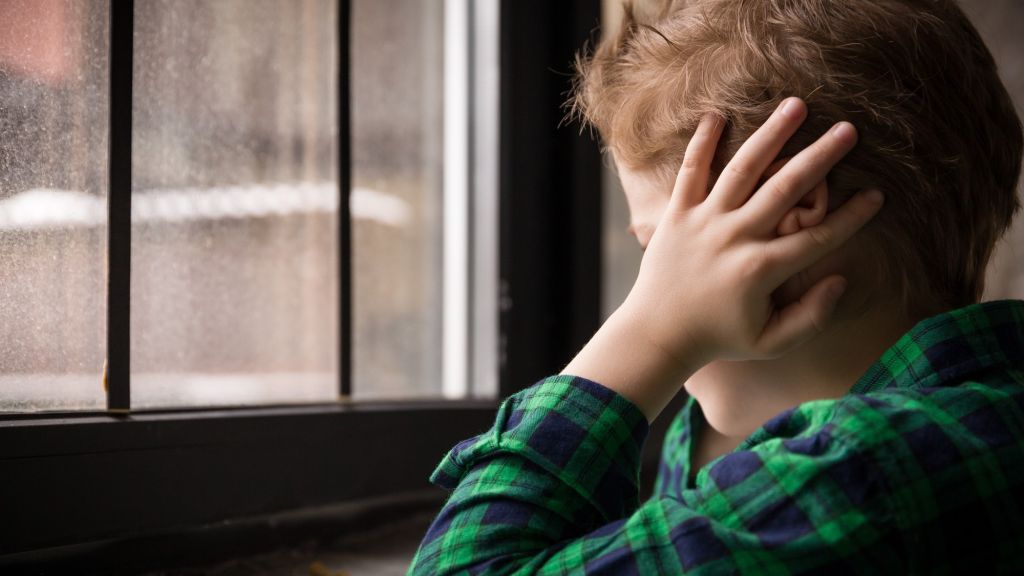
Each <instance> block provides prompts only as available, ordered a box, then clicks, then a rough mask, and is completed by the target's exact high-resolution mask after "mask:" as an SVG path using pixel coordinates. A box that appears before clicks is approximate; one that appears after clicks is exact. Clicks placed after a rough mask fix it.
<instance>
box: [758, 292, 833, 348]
mask: <svg viewBox="0 0 1024 576" xmlns="http://www.w3.org/2000/svg"><path fill="white" fill-rule="evenodd" d="M845 291H846V279H845V278H843V277H842V276H838V275H833V276H829V277H827V278H822V279H821V280H819V281H818V282H816V283H815V284H814V286H811V287H810V288H808V289H807V292H805V293H804V295H803V296H801V297H800V299H799V300H797V301H796V302H793V303H791V304H789V305H787V306H786V307H784V308H782V309H781V310H776V311H775V313H773V314H772V316H771V317H770V318H769V319H768V323H767V324H765V327H764V331H763V332H761V338H760V340H759V348H760V349H761V350H762V351H763V352H764V353H766V354H768V355H770V356H779V355H781V354H784V353H786V352H788V351H789V350H791V349H793V348H795V347H797V346H798V345H800V344H802V343H804V342H806V341H807V340H810V339H811V338H813V337H814V336H817V335H818V334H821V333H822V332H824V331H825V328H826V327H828V324H829V322H830V321H831V320H832V314H833V313H834V312H835V309H836V305H837V304H838V303H839V299H840V298H841V297H842V295H843V293H844V292H845Z"/></svg>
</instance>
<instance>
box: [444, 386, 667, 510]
mask: <svg viewBox="0 0 1024 576" xmlns="http://www.w3.org/2000/svg"><path fill="white" fill-rule="evenodd" d="M649 430H650V426H649V425H648V423H647V418H646V417H645V416H644V414H643V413H642V412H641V411H640V409H639V408H637V407H636V405H635V404H633V403H632V402H630V401H629V400H627V399H626V398H624V397H623V396H621V395H619V394H618V393H616V392H614V391H612V390H610V389H609V388H606V387H604V386H602V385H601V384H598V383H596V382H593V381H591V380H587V379H585V378H580V377H576V376H568V375H559V376H551V377H548V378H545V379H544V380H541V381H540V382H537V383H536V384H534V385H533V386H530V387H529V388H527V389H525V390H522V391H521V392H518V393H516V394H514V395H512V396H510V397H509V398H508V399H506V400H505V401H504V402H502V404H501V407H500V408H499V409H498V414H497V417H496V419H495V423H494V426H492V427H491V429H490V430H488V431H487V432H485V433H483V434H480V435H478V436H474V437H473V438H470V439H468V440H464V441H462V442H460V443H459V444H457V445H456V446H455V447H454V448H452V450H451V451H450V452H448V454H447V455H446V456H445V457H444V459H443V460H442V461H441V464H440V465H439V466H438V467H437V469H436V470H435V471H434V473H433V475H432V476H431V478H430V481H431V482H433V483H434V484H437V485H439V486H441V487H443V488H446V489H448V490H453V489H454V488H455V487H456V486H457V485H458V483H459V482H460V481H461V480H462V478H463V477H464V476H465V475H466V473H467V472H469V470H471V469H472V468H473V467H474V466H476V465H478V464H484V463H485V461H486V459H489V458H493V457H495V456H496V455H515V456H519V457H522V458H526V459H527V460H529V461H530V462H532V463H533V464H536V465H537V466H539V467H541V468H542V469H544V470H546V471H547V472H549V473H550V474H552V475H554V476H556V477H557V478H558V479H559V480H560V481H561V482H564V483H565V484H567V485H568V486H570V487H572V488H573V489H574V490H575V491H576V492H578V493H579V494H580V495H581V496H582V497H583V498H584V499H586V500H587V501H589V502H590V503H591V504H592V505H593V506H594V507H595V508H596V509H597V510H598V511H599V512H600V513H601V514H602V515H603V516H604V517H605V518H606V519H607V520H614V519H617V518H621V517H623V516H625V515H627V514H628V513H629V512H630V511H632V510H634V509H636V507H637V506H639V502H638V485H639V475H640V453H641V450H642V448H643V443H644V441H645V440H646V438H647V434H648V432H649Z"/></svg>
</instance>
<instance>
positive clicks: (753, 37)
mask: <svg viewBox="0 0 1024 576" xmlns="http://www.w3.org/2000/svg"><path fill="white" fill-rule="evenodd" d="M625 12H626V15H625V18H624V20H623V23H622V26H621V28H620V29H619V30H618V31H617V32H612V33H610V34H607V33H606V35H605V37H604V39H603V40H602V41H601V43H600V44H599V45H598V47H597V49H596V50H595V51H594V53H593V55H592V57H590V58H585V59H581V60H580V62H579V63H578V71H579V75H578V77H577V85H576V90H575V92H574V95H573V99H572V105H573V106H574V110H575V111H576V112H577V113H578V114H579V115H581V116H582V117H583V118H584V119H585V120H586V121H587V122H589V123H590V124H591V125H593V126H594V127H596V128H597V130H598V131H599V132H600V134H601V136H602V139H603V140H604V143H605V144H606V145H607V146H608V147H610V148H611V149H612V150H613V151H614V154H615V158H616V161H617V162H618V163H619V164H620V165H621V166H623V167H626V168H629V169H630V170H631V171H633V172H636V173H643V174H646V175H648V176H649V177H650V178H651V179H653V180H657V181H661V182H663V183H665V184H666V185H667V186H668V188H671V182H672V180H673V177H674V175H675V172H676V170H677V169H678V166H679V163H680V161H681V159H682V156H683V152H684V150H685V147H686V144H687V141H688V139H689V137H690V136H691V135H692V133H693V131H694V129H695V128H696V126H697V123H698V122H699V120H700V118H701V117H702V115H704V114H705V113H707V112H717V113H718V114H720V115H722V116H724V117H725V118H726V119H727V120H728V122H729V123H728V127H727V129H726V133H725V134H724V136H723V138H722V143H721V145H720V148H719V152H718V156H717V158H716V162H715V167H716V168H715V169H716V171H718V170H721V168H722V167H724V165H725V163H726V162H727V161H728V159H729V158H731V157H732V155H733V153H735V151H736V150H737V149H738V148H739V145H740V144H741V143H742V142H743V141H744V140H745V139H746V138H747V137H748V136H749V135H750V134H752V133H753V131H754V130H756V129H757V128H758V127H759V126H760V125H761V123H763V122H764V120H765V119H766V118H767V117H768V116H769V115H770V114H771V112H772V111H773V110H774V109H775V108H776V106H777V105H778V104H779V102H780V101H781V100H782V99H783V98H785V97H787V96H800V97H801V98H803V99H804V100H805V101H806V102H807V105H808V108H809V115H808V119H807V121H806V122H805V123H804V125H803V126H802V127H801V129H800V130H799V132H797V135H796V136H795V137H794V138H793V139H792V140H791V142H790V143H789V144H788V145H787V147H786V148H785V149H784V150H783V152H782V154H781V155H780V157H785V156H792V155H793V154H795V152H796V151H797V150H799V149H801V148H803V147H804V146H806V145H808V144H809V143H811V142H813V141H814V140H815V139H817V138H818V137H819V136H820V135H821V134H823V133H824V132H825V131H826V130H827V129H828V128H829V127H830V126H831V125H832V124H834V123H835V122H838V121H840V120H848V121H850V122H852V123H853V124H854V125H855V126H856V127H857V129H858V133H859V144H858V146H857V147H856V148H855V149H854V150H853V151H852V152H851V153H850V154H849V155H848V156H846V158H845V159H844V160H843V161H842V162H841V163H840V164H839V165H837V166H836V167H835V168H834V169H833V171H832V173H831V174H830V176H829V179H828V190H829V208H830V209H832V208H834V207H836V206H838V205H840V204H842V202H844V201H845V200H846V199H847V198H848V197H849V196H850V195H851V194H852V193H854V192H855V191H857V190H859V189H862V188H868V187H875V188H878V189H880V190H882V191H883V192H885V194H886V206H885V207H884V208H883V210H882V212H881V213H880V214H879V215H878V216H877V217H876V218H875V219H874V220H873V221H872V222H871V223H870V224H869V225H868V226H867V227H866V228H865V230H864V233H863V234H862V237H863V239H864V242H865V244H864V245H865V246H869V247H870V251H871V253H872V255H873V257H875V258H877V260H876V261H877V262H879V263H880V264H881V266H880V267H879V270H878V272H879V274H878V276H877V281H878V282H881V283H885V284H886V285H888V286H892V287H893V290H894V292H895V294H896V295H897V296H898V297H899V298H900V299H901V302H902V303H903V306H904V309H905V311H906V312H907V313H908V314H909V315H910V316H912V317H922V316H926V315H929V314H932V313H935V312H937V311H939V310H942V309H946V308H955V307H960V306H964V305H966V304H969V303H972V302H976V301H977V300H978V299H979V298H980V297H981V293H982V289H983V284H984V277H985V266H986V264H987V262H988V259H989V256H990V254H991V252H992V249H993V246H994V245H995V243H996V241H997V240H998V239H999V237H1000V236H1001V235H1002V233H1003V232H1004V231H1005V229H1006V228H1007V226H1008V225H1009V223H1010V221H1011V219H1012V217H1013V215H1014V213H1015V212H1016V210H1017V209H1018V208H1019V204H1018V201H1017V196H1016V185H1017V179H1018V177H1019V174H1020V168H1021V155H1022V149H1024V143H1022V130H1021V123H1020V119H1019V118H1018V116H1017V114H1016V112H1015V110H1014V106H1013V103H1012V101H1011V99H1010V97H1009V95H1008V94H1007V92H1006V90H1005V88H1004V86H1003V84H1002V83H1001V81H1000V79H999V77H998V75H997V72H996V67H995V63H994V61H993V59H992V56H991V55H990V53H989V51H988V50H987V48H986V47H985V45H984V43H983V42H982V40H981V38H980V37H979V35H978V33H977V31H976V30H975V29H974V27H973V26H972V25H971V24H970V22H969V21H968V19H967V17H966V16H965V15H964V14H963V12H962V11H961V10H960V8H959V7H958V6H957V5H956V3H955V2H954V1H953V0H691V1H680V0H676V1H674V2H671V1H663V2H660V3H659V5H658V6H634V5H628V4H627V6H626V10H625ZM713 176H714V175H713ZM910 295H913V296H912V297H910Z"/></svg>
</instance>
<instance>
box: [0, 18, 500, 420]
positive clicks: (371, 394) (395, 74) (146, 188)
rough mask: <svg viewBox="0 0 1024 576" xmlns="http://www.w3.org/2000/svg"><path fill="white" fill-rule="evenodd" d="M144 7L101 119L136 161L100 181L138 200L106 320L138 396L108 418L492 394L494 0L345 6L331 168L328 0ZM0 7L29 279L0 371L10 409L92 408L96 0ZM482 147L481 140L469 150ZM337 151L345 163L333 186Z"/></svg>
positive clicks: (13, 225) (5, 406)
mask: <svg viewBox="0 0 1024 576" xmlns="http://www.w3.org/2000/svg"><path fill="white" fill-rule="evenodd" d="M477 4H479V6H477ZM133 5H134V9H133V17H132V27H131V32H132V46H131V55H130V56H131V60H130V62H131V69H130V79H128V80H126V82H127V83H129V84H130V90H131V114H130V116H129V115H128V110H126V109H124V108H120V109H117V110H113V111H112V112H111V113H110V114H112V115H113V116H115V117H116V118H112V120H115V121H116V119H117V118H129V117H130V122H131V125H130V130H127V131H126V132H125V134H126V136H125V137H126V138H130V171H129V170H128V169H127V167H124V166H120V165H118V164H117V162H118V159H115V160H114V164H113V165H112V166H117V167H118V169H117V171H118V172H119V173H121V174H130V194H131V199H130V206H131V207H130V218H131V226H130V236H131V237H130V264H131V268H130V306H123V304H127V303H125V302H124V301H119V306H123V310H112V311H111V312H112V313H113V314H115V315H117V316H119V317H123V316H128V318H129V320H128V327H129V328H130V331H129V333H130V341H129V344H130V351H129V352H127V354H129V355H130V359H129V364H130V379H128V380H129V382H128V384H127V386H126V388H127V389H129V390H130V403H129V405H127V406H119V407H120V408H125V409H131V410H140V409H166V408H179V407H216V406H243V405H274V404H289V403H315V402H333V401H336V400H337V399H338V397H339V396H341V397H352V398H355V399H357V400H358V399H412V398H432V397H433V398H438V397H445V398H451V399H458V398H465V397H469V396H473V397H483V398H487V397H490V398H493V397H494V396H495V394H496V392H497V388H496V385H497V384H496V383H497V368H496V366H495V361H496V358H497V351H496V347H497V338H496V334H495V333H496V331H497V310H496V307H495V302H496V299H497V296H496V295H492V294H493V293H495V292H496V290H497V281H496V275H497V268H496V264H495V263H496V260H497V258H496V254H497V249H496V237H497V232H496V221H497V215H496V211H495V208H496V202H497V201H496V187H497V182H496V178H495V177H494V173H495V172H496V169H495V166H496V160H495V159H494V158H496V154H497V151H496V146H494V144H495V141H496V140H495V138H496V134H494V132H495V131H496V123H494V122H490V123H488V122H483V121H481V122H474V121H471V117H473V116H476V117H482V116H483V115H485V114H486V115H489V116H491V117H493V116H495V115H496V114H497V109H496V107H495V105H494V99H495V98H496V90H497V83H496V77H494V75H493V74H490V75H488V73H487V72H485V73H483V74H479V75H477V74H475V73H474V71H472V70H470V65H471V63H475V64H477V65H478V67H479V69H480V70H488V69H489V70H494V69H496V58H497V45H496V35H495V32H496V30H495V29H494V28H495V27H494V25H493V24H491V25H484V24H483V23H486V22H492V21H495V20H496V18H495V16H494V6H493V4H492V7H491V9H488V8H487V4H486V3H470V2H468V1H458V2H456V1H452V2H448V3H447V4H446V3H445V2H444V1H442V0H436V1H434V2H419V1H413V0H388V1H386V2H381V1H368V0H367V1H364V0H354V1H353V2H352V3H351V15H350V16H351V19H352V23H353V25H352V27H351V33H350V42H349V43H348V46H347V49H348V52H349V55H350V58H349V61H348V63H349V72H350V75H349V76H348V83H347V86H348V88H349V94H348V95H347V97H348V101H349V106H350V108H349V110H350V112H349V116H350V119H351V122H350V124H349V128H350V129H351V132H350V133H349V134H348V135H347V138H348V139H349V141H350V146H349V148H348V150H349V154H347V155H346V156H347V157H346V158H345V159H342V158H341V157H340V155H339V149H338V136H339V119H338V105H339V99H338V98H339V94H338V90H339V86H338V74H337V70H338V53H339V51H338V43H339V34H338V27H337V25H336V22H337V20H338V14H337V5H338V3H337V0H303V1H301V2H292V1H283V0H244V1H243V0H218V1H212V0H194V1H191V2H176V1H171V0H137V1H136V2H134V3H133ZM4 11H5V16H8V15H9V16H10V18H6V19H5V22H8V26H10V27H11V28H12V33H11V34H10V35H8V36H5V39H6V41H5V48H4V54H6V56H4V58H5V61H4V62H6V65H4V66H3V71H4V73H5V75H6V77H5V79H4V83H3V87H4V88H5V89H6V90H7V91H8V92H9V97H8V98H7V99H6V100H5V104H6V106H7V108H8V110H10V111H11V113H10V114H9V115H7V118H6V120H7V124H8V125H9V126H10V127H11V128H12V129H13V131H14V132H15V133H16V134H18V135H19V139H16V140H14V141H12V142H10V143H9V144H8V146H7V152H8V153H7V154H6V155H5V156H8V157H9V159H8V160H7V162H6V164H9V165H10V169H8V170H5V171H4V172H3V174H2V176H3V179H4V183H5V185H6V186H5V188H10V189H11V191H10V192H7V193H6V195H8V196H10V198H8V199H5V200H4V204H3V205H0V219H2V220H0V221H3V222H5V223H6V225H5V227H4V228H3V232H0V233H3V234H4V235H5V236H6V237H7V238H6V239H5V244H7V245H9V247H10V248H9V250H6V251H5V252H7V253H9V254H11V258H12V259H13V258H17V261H16V263H15V266H17V268H15V267H14V266H12V267H11V278H12V280H15V279H16V281H17V284H16V285H11V286H9V290H10V291H11V292H13V293H15V295H16V298H9V299H5V303H4V306H3V307H2V308H0V312H2V311H7V313H6V314H4V315H3V316H2V317H0V322H2V323H3V324H4V325H5V326H7V327H8V330H9V332H10V335H11V337H9V338H5V341H6V343H7V345H8V346H10V347H12V348H14V350H13V351H12V353H10V354H6V355H5V356H4V357H3V358H2V359H0V377H2V378H3V380H2V382H3V387H4V388H3V390H4V391H5V393H4V394H3V396H2V397H0V410H6V411H24V410H63V409H102V408H104V404H105V402H104V399H103V388H102V382H103V380H102V374H103V370H102V368H103V358H104V356H105V350H104V349H103V346H102V344H103V343H104V341H105V339H104V338H103V337H102V334H103V333H104V332H105V324H104V321H103V317H104V314H103V311H104V306H103V305H104V302H105V298H104V294H105V292H106V285H105V282H104V273H103V262H104V260H105V256H104V252H105V248H106V244H105V240H106V235H107V232H108V228H107V219H106V212H107V207H106V202H105V195H106V187H107V180H106V172H107V161H108V158H107V155H106V154H105V153H104V152H105V148H106V146H107V142H108V140H107V132H108V131H107V123H108V114H107V111H106V108H108V107H110V102H111V99H110V98H109V93H108V90H107V85H108V84H109V82H110V72H109V71H108V67H109V64H108V62H107V60H106V53H107V51H108V50H109V43H108V41H107V35H108V33H109V29H108V25H107V20H108V18H107V16H108V14H109V12H110V5H109V4H108V3H91V4H83V3H71V2H63V1H59V0H47V1H46V2H41V3H31V2H11V3H9V5H5V7H4ZM471 18H473V19H474V22H470V19H471ZM476 23H481V25H479V26H478V25H476ZM487 26H490V27H491V30H490V33H489V34H488V33H486V32H487ZM477 30H479V31H481V32H480V33H476V32H475V31H477ZM37 54H42V55H43V56H42V57H40V56H36V55H37ZM471 54H472V56H471ZM47 58H49V60H47ZM123 68H124V71H123V74H127V73H128V70H127V66H125V67H123ZM64 102H70V103H71V104H72V105H71V106H66V105H64ZM470 102H473V103H474V107H473V108H471V107H470V106H469V103H470ZM83 111H87V112H88V114H84V113H83ZM19 114H20V115H19ZM73 123H74V124H76V125H75V126H73V127H72V126H70V125H71V124H73ZM56 135H63V136H62V137H63V139H64V140H63V141H62V142H60V143H59V144H58V143H55V142H53V139H54V138H57V137H58V136H56ZM478 139H479V140H480V141H481V142H483V141H487V142H488V143H489V145H490V147H489V148H486V149H484V148H482V147H477V148H476V149H473V145H474V143H475V142H476V141H477V140H478ZM488 139H489V140H488ZM79 150H85V151H88V152H87V153H86V152H79ZM37 151H41V152H42V153H41V154H38V153H36V152H37ZM68 151H76V153H75V154H74V156H73V162H71V163H68V162H66V161H65V160H64V158H65V157H66V156H67V153H68ZM470 154H473V157H474V159H475V160H476V163H477V165H480V166H485V167H486V166H490V173H491V175H490V176H488V175H487V174H485V173H483V172H482V171H479V170H476V169H471V166H470V163H469V156H470ZM339 161H344V162H346V163H348V164H349V166H348V167H347V168H348V170H349V171H350V172H349V181H348V182H346V183H345V186H344V187H345V188H346V190H342V191H340V192H339V188H340V182H339V172H338V170H339ZM111 169H112V170H114V169H115V168H114V167H112V168H111ZM61 170H63V171H64V172H66V174H63V175H62V174H60V171H61ZM470 178H476V180H475V181H474V182H473V194H472V197H471V195H470V182H469V180H470ZM125 193H127V191H126V192H125ZM342 194H344V195H345V196H346V197H347V206H346V207H347V209H348V214H347V215H346V219H347V220H348V221H349V222H350V224H348V230H347V231H346V236H347V238H346V239H347V240H348V241H349V242H350V245H349V246H348V247H347V248H344V247H341V246H339V238H340V236H339V222H338V216H339V197H340V196H341V195H342ZM126 205H127V201H126V200H123V199H121V198H120V197H114V198H113V200H112V206H126ZM112 209H115V208H112ZM471 209H475V210H476V212H475V213H474V214H473V216H474V218H475V219H476V222H477V224H478V226H477V228H476V234H475V238H474V240H476V241H475V242H473V243H470V242H469V234H470V216H471V214H470V210H471ZM80 213H81V214H85V216H82V215H81V214H80ZM25 214H28V216H25ZM32 214H43V216H41V217H38V216H37V217H36V219H35V220H32V219H31V218H32V216H31V215H32ZM25 218H28V220H25ZM40 218H43V219H42V220H40ZM114 235H115V236H118V235H117V233H116V232H115V233H114ZM114 242H115V243H116V244H117V245H116V246H114V248H115V249H119V248H121V247H122V246H127V245H128V241H127V240H126V239H124V238H121V239H115V240H114ZM47 243H48V244H47ZM58 244H59V246H58ZM32 246H35V248H33V247H32ZM477 246H480V247H481V249H480V250H476V251H475V252H474V251H473V249H474V248H475V247H477ZM53 248H58V250H56V251H58V252H59V253H60V256H59V257H58V259H57V260H56V261H55V260H54V259H53V258H52V257H51V256H52V252H53V251H54V250H52V249H53ZM343 248H344V251H345V255H344V258H342V255H341V254H340V251H341V250H342V249H343ZM487 250H489V251H490V253H488V257H486V258H483V257H480V258H477V260H478V261H480V262H482V263H483V264H484V265H483V266H480V267H479V268H478V269H477V270H478V272H477V273H476V274H475V276H474V277H472V278H471V277H470V260H471V258H473V257H474V256H482V255H483V254H485V253H487V252H486V251H487ZM342 260H344V261H343V262H342ZM339 263H341V265H342V266H344V267H347V270H344V273H345V274H346V276H347V277H348V278H350V281H349V283H348V284H347V285H346V286H345V288H346V289H347V292H348V293H346V294H342V293H341V290H342V287H341V286H340V283H339V279H340V278H341V273H342V272H343V271H340V270H339ZM488 266H489V267H488ZM114 268H115V271H116V272H119V271H120V270H121V265H120V264H115V265H114ZM22 269H23V271H22ZM51 278H55V279H58V280H59V282H60V283H58V284H53V283H52V282H51V281H50V279H51ZM12 284H13V283H12ZM40 286H51V287H52V290H48V291H43V290H39V289H38V287H40ZM342 297H344V298H348V299H350V302H351V317H350V318H348V319H347V321H348V323H347V325H346V326H340V325H339V317H340V314H341V310H340V309H339V304H340V303H341V302H342ZM89 298H91V299H92V300H93V305H92V306H88V305H84V304H87V303H88V302H89V300H88V299H89ZM474 306H476V308H474ZM62 307H63V309H62ZM471 323H472V325H471ZM111 331H112V332H119V331H121V329H119V328H117V327H116V326H112V327H111ZM471 332H472V333H473V335H474V337H475V338H474V340H473V342H474V343H476V347H475V348H474V347H472V346H471V340H470V337H469V336H470V333H471ZM55 334H56V335H57V336H58V338H56V339H55V338H53V335H55ZM342 334H345V335H346V336H347V339H346V341H341V335H342ZM343 347H344V348H345V349H346V350H347V351H350V353H351V366H350V367H347V368H346V371H345V372H344V374H345V376H346V377H345V378H344V380H345V382H344V385H340V384H339V380H340V379H341V376H340V374H339V359H340V355H339V350H340V349H342V348H343ZM123 352H125V351H124V350H123V349H122V348H121V347H119V346H115V347H114V350H112V354H113V355H114V356H115V357H117V356H120V355H123V354H122V353H123ZM481 355H484V356H485V357H481ZM477 357H480V359H478V361H476V362H474V359H475V358H477ZM474 366H475V369H476V370H477V372H476V373H475V375H474V376H475V377H474V378H472V379H471V378H470V377H469V370H470V369H471V367H474ZM487 366H490V369H486V370H485V369H484V367H487ZM113 380H114V381H115V384H114V385H115V387H119V386H120V385H121V384H122V383H123V382H122V381H123V380H126V378H125V377H124V376H123V375H120V374H117V373H116V372H115V374H114V376H113ZM471 383H472V384H473V386H472V388H471V387H470V384H471Z"/></svg>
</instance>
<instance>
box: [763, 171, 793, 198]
mask: <svg viewBox="0 0 1024 576" xmlns="http://www.w3.org/2000/svg"><path fill="white" fill-rule="evenodd" d="M790 188H791V185H790V182H789V180H787V179H785V178H779V177H775V178H772V179H771V180H769V181H768V182H766V183H765V185H764V193H766V194H768V195H769V196H770V197H771V198H770V200H771V201H772V202H785V201H786V200H787V199H788V197H789V194H787V191H788V190H789V189H790Z"/></svg>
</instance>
